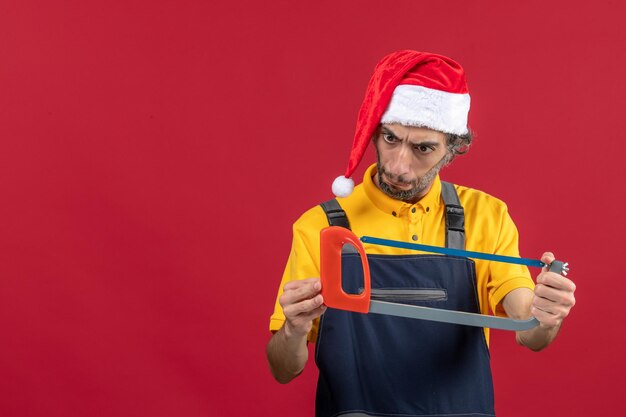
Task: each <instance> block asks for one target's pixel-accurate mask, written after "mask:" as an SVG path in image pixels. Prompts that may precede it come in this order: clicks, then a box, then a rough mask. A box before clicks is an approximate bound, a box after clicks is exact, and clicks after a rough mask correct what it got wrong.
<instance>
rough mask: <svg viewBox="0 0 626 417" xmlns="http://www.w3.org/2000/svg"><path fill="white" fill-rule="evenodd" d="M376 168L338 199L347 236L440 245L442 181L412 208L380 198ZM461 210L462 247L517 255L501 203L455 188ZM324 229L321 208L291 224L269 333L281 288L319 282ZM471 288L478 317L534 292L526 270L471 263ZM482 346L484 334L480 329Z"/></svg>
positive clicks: (278, 312) (383, 250)
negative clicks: (523, 291) (517, 294)
mask: <svg viewBox="0 0 626 417" xmlns="http://www.w3.org/2000/svg"><path fill="white" fill-rule="evenodd" d="M375 174H376V165H375V164H374V165H372V166H370V167H369V168H368V169H367V171H366V172H365V175H364V178H363V183H362V184H360V185H358V186H357V187H355V188H354V191H353V192H352V194H351V195H350V196H348V197H346V198H338V199H337V200H338V201H339V204H341V207H342V208H343V209H344V211H345V212H346V215H347V217H348V221H349V222H350V227H351V228H352V231H353V232H354V233H355V234H356V235H357V236H359V237H361V236H374V237H378V238H383V239H392V240H402V241H406V242H415V243H421V244H425V245H434V246H445V230H446V226H445V205H444V204H443V201H442V199H441V180H440V179H439V176H437V177H436V178H435V180H434V182H433V185H432V187H431V189H430V191H429V192H428V193H427V194H426V195H425V196H424V197H423V198H422V199H421V200H420V201H418V202H417V203H415V204H409V203H405V202H403V201H400V200H395V199H393V198H391V197H389V196H387V195H386V194H384V193H383V192H382V191H381V190H380V189H379V188H378V187H377V186H376V184H375V183H374V181H373V179H372V176H373V175H375ZM455 188H456V191H457V193H458V195H459V200H460V201H461V205H462V206H463V208H464V210H465V236H466V243H465V248H466V249H467V250H470V251H477V252H486V253H492V254H498V255H506V256H515V257H517V256H519V249H518V234H517V228H516V227H515V224H514V223H513V221H512V220H511V217H510V216H509V213H508V211H507V207H506V204H504V203H503V202H502V201H500V200H498V199H497V198H495V197H492V196H490V195H488V194H485V193H483V192H481V191H478V190H474V189H471V188H467V187H462V186H458V185H455ZM327 226H328V219H327V217H326V214H325V213H324V211H323V210H322V208H321V207H320V206H315V207H313V208H311V209H310V210H308V211H307V212H306V213H304V214H303V215H302V216H301V217H300V218H299V219H298V220H297V221H296V222H295V223H294V225H293V243H292V246H291V253H290V254H289V260H288V261H287V267H286V268H285V272H284V274H283V278H282V282H281V284H280V289H279V292H278V296H277V299H276V305H275V308H274V314H272V316H271V319H270V330H271V331H277V330H279V329H280V328H281V327H282V325H283V323H284V321H285V316H284V314H283V311H282V308H281V306H280V304H279V303H278V297H280V295H281V294H282V288H283V286H284V285H285V284H286V283H287V282H289V281H293V280H299V279H305V278H311V277H319V276H320V272H319V271H320V269H319V257H320V241H319V239H320V230H321V229H323V228H324V227H327ZM363 246H364V248H365V251H366V253H368V254H388V255H405V254H406V255H408V254H416V253H419V252H416V251H412V250H408V249H401V248H392V247H386V246H380V245H371V244H367V243H365V244H364V245H363ZM475 262H476V283H477V286H478V299H479V303H480V310H481V313H482V314H488V313H489V311H490V310H491V311H492V312H495V314H497V315H505V314H504V310H503V309H502V306H501V302H502V300H503V299H504V296H506V295H507V294H508V293H509V292H510V291H512V290H514V289H516V288H530V289H531V290H532V289H534V283H533V281H532V279H531V278H530V273H529V272H528V268H527V267H525V266H522V265H512V264H506V263H501V262H491V261H484V260H476V261H475ZM317 326H318V320H316V321H315V322H314V323H313V329H312V330H311V332H310V333H309V336H308V339H309V341H312V342H314V341H315V340H316V338H317ZM485 335H486V337H487V341H488V340H489V333H488V329H485Z"/></svg>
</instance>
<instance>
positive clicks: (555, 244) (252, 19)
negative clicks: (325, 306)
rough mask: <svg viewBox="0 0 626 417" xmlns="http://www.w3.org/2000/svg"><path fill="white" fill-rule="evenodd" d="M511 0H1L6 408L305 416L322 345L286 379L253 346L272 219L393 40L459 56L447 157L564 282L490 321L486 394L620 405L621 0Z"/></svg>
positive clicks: (0, 261)
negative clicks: (565, 300)
mask: <svg viewBox="0 0 626 417" xmlns="http://www.w3.org/2000/svg"><path fill="white" fill-rule="evenodd" d="M518 3H519V4H512V2H496V1H481V2H468V1H453V2H422V1H415V0H411V1H385V2H382V1H377V2H364V1H357V0H353V1H334V2H329V1H318V2H314V3H311V2H307V4H301V2H292V1H271V2H269V1H266V2H255V3H248V2H244V1H240V2H225V4H224V5H217V4H214V2H210V1H181V0H179V1H173V0H172V1H137V0H132V1H113V2H90V1H84V0H83V1H78V0H76V1H57V2H46V1H39V2H37V1H32V0H20V1H17V0H13V1H12V0H9V1H5V2H3V3H2V7H1V8H0V195H1V196H2V203H1V204H0V415H2V416H145V415H150V416H207V415H210V416H243V415H254V416H269V415H272V416H274V415H284V416H310V415H312V410H313V399H314V391H315V388H314V381H315V377H316V375H315V369H314V366H309V367H308V368H307V369H306V371H305V373H304V375H303V376H301V377H300V378H298V379H297V380H296V381H294V382H293V383H291V384H289V385H286V386H281V385H279V384H277V383H275V382H274V381H273V380H272V378H271V376H270V374H269V372H268V370H267V365H266V362H265V354H264V348H265V344H266V342H267V340H268V339H269V332H268V329H267V327H268V320H269V316H270V314H271V312H272V309H273V304H274V298H275V294H276V291H277V288H278V284H279V280H280V276H281V274H282V270H283V268H284V264H285V261H286V259H287V254H288V250H289V245H290V239H291V236H290V232H291V229H290V226H291V223H292V222H293V221H294V220H295V219H296V218H297V217H298V216H299V214H300V213H301V212H303V211H304V210H305V209H307V208H308V207H310V206H312V205H315V204H317V203H318V202H320V201H323V200H325V199H328V198H329V197H330V196H331V194H330V184H331V182H332V179H333V178H334V177H335V176H336V175H339V174H341V173H342V172H343V170H344V169H345V165H346V163H347V155H348V152H349V149H350V144H351V142H352V135H353V132H354V121H355V119H356V113H357V110H358V107H359V105H360V100H361V98H362V97H363V93H364V90H365V85H366V83H367V81H368V79H369V76H370V73H371V70H372V68H373V66H374V65H375V63H376V62H377V60H378V59H380V58H381V57H382V56H383V55H385V54H387V53H388V52H390V51H393V50H397V49H403V48H412V49H420V50H426V51H433V52H438V53H442V54H446V55H449V56H452V57H453V58H455V59H457V60H458V61H460V62H461V63H462V64H463V65H464V67H465V68H466V71H467V75H468V79H469V85H470V91H471V94H472V111H471V112H470V124H471V126H472V127H473V128H474V130H475V131H476V138H475V146H474V147H473V148H472V150H471V152H470V153H469V154H468V155H467V156H465V157H462V158H460V159H458V160H457V161H456V162H455V163H454V165H453V166H452V167H450V168H448V169H447V170H446V171H444V173H443V177H444V178H445V179H447V180H450V181H455V182H459V183H462V184H464V185H468V186H472V187H476V188H479V189H482V190H484V191H487V192H489V193H490V194H493V195H495V196H498V197H500V198H502V199H503V200H505V201H506V202H507V203H508V205H509V208H510V211H511V213H512V216H513V217H514V219H515V221H516V223H517V225H518V228H519V229H520V233H521V236H522V238H521V250H522V253H523V255H525V256H528V257H537V256H539V255H540V254H541V252H542V251H544V250H552V251H554V252H555V253H556V254H557V256H558V257H559V258H562V259H565V260H568V261H569V262H570V263H571V265H572V267H573V271H572V274H571V277H572V278H573V279H574V280H575V281H576V283H577V284H578V291H577V299H578V305H577V306H576V308H575V309H574V310H573V312H572V315H571V317H570V318H568V319H567V321H566V323H565V324H564V327H563V330H562V333H561V335H560V337H559V339H558V340H557V341H556V342H555V343H554V344H553V345H552V346H550V347H549V348H548V349H547V350H546V351H544V352H542V353H539V354H536V353H532V352H529V351H526V350H525V349H522V348H519V347H518V346H516V344H515V342H514V340H513V336H512V335H511V334H510V333H504V332H495V334H494V335H493V339H492V349H491V351H492V365H493V372H494V379H495V384H496V408H497V410H498V412H499V415H502V416H527V415H536V416H547V415H553V416H583V415H602V414H609V413H611V414H612V415H626V405H624V401H623V393H624V391H623V375H624V372H625V371H626V369H625V368H626V366H625V365H624V360H623V345H624V342H625V336H624V331H623V330H622V329H623V326H624V324H623V323H624V321H625V320H626V317H625V315H624V312H623V307H620V306H621V301H620V300H621V299H622V298H623V293H624V289H625V285H624V278H623V276H622V275H623V274H622V272H621V264H620V261H619V259H621V258H622V257H623V251H622V247H623V237H624V235H625V231H626V230H625V228H624V222H623V220H622V218H623V212H624V210H626V208H625V207H624V204H623V203H624V191H623V188H622V186H621V185H622V184H621V183H622V181H623V179H624V164H623V162H622V148H623V145H622V144H623V136H624V134H623V127H622V126H621V122H622V121H623V120H624V116H623V112H624V108H625V105H626V103H625V100H624V97H626V83H625V82H624V81H623V71H624V65H625V64H626V53H625V51H624V45H625V44H626V39H625V37H626V36H625V34H626V31H625V30H624V29H623V16H624V10H623V6H621V5H620V2H618V1H594V2H582V3H577V4H574V3H572V2H569V1H568V2H565V1H559V2H542V1H526V2H518ZM371 161H373V154H372V152H371V150H370V153H369V154H368V157H367V161H365V162H367V163H369V162H371ZM367 163H364V164H363V166H362V167H361V168H360V170H359V172H358V175H359V176H360V175H361V173H362V172H363V169H364V167H365V166H366V165H367ZM535 272H536V271H535Z"/></svg>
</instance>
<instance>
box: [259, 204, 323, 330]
mask: <svg viewBox="0 0 626 417" xmlns="http://www.w3.org/2000/svg"><path fill="white" fill-rule="evenodd" d="M317 209H318V208H315V209H312V210H311V211H312V213H310V212H309V213H305V215H303V217H301V218H300V219H299V220H298V221H297V222H296V223H295V224H294V226H293V240H292V243H291V251H290V253H289V259H288V260H287V265H286V266H285V271H284V273H283V277H282V280H281V282H280V287H279V289H278V294H277V296H276V303H275V305H274V313H273V314H272V316H271V317H270V331H272V332H276V331H278V330H279V329H280V328H281V327H282V326H283V324H284V323H285V315H284V314H283V309H282V307H281V305H280V303H279V302H278V300H279V298H280V296H281V295H282V293H283V287H284V286H285V284H287V283H288V282H290V281H295V280H300V279H306V278H315V277H319V276H320V272H319V252H320V248H319V246H320V244H319V231H320V230H321V228H322V227H324V226H325V225H326V226H327V223H323V222H324V221H325V215H324V212H323V210H322V209H321V208H319V211H320V212H321V214H322V216H323V217H320V216H319V213H317V211H318V210H317ZM307 214H308V215H307ZM320 221H322V223H321V224H318V223H320ZM318 324H319V319H316V320H314V321H313V327H312V329H311V331H310V332H309V335H308V340H309V341H310V342H315V340H316V339H317V329H318Z"/></svg>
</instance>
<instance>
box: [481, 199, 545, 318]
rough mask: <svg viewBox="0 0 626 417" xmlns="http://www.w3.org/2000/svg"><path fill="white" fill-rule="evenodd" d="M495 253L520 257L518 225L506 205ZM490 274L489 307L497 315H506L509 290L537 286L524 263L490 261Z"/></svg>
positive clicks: (488, 286)
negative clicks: (504, 304)
mask: <svg viewBox="0 0 626 417" xmlns="http://www.w3.org/2000/svg"><path fill="white" fill-rule="evenodd" d="M494 253H497V254H501V255H506V256H514V257H519V236H518V232H517V227H515V224H514V223H513V220H512V219H511V216H510V215H509V212H508V210H507V209H506V206H504V211H503V213H502V216H501V222H500V232H499V235H498V241H497V244H496V247H495V251H494ZM489 275H490V277H491V279H490V280H489V283H488V285H487V290H488V292H489V307H490V308H491V311H492V312H493V313H494V314H495V315H497V316H506V313H505V311H504V308H503V307H502V301H503V300H504V297H506V295H507V294H508V293H509V292H511V291H513V290H514V289H517V288H528V289H530V290H534V288H535V284H534V282H533V280H532V278H531V277H530V272H529V271H528V268H527V267H526V266H524V265H515V264H508V263H502V262H490V265H489Z"/></svg>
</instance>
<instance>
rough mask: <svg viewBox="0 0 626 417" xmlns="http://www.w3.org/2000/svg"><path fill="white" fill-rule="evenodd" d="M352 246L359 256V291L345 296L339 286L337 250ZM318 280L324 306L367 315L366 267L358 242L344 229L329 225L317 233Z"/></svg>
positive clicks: (368, 270)
mask: <svg viewBox="0 0 626 417" xmlns="http://www.w3.org/2000/svg"><path fill="white" fill-rule="evenodd" d="M346 243H349V244H351V245H353V246H354V247H355V248H356V250H357V251H358V252H359V255H361V264H362V265H363V292H362V293H361V294H348V293H346V292H345V291H344V290H343V287H342V285H341V249H342V248H343V245H344V244H346ZM320 279H321V281H322V297H324V304H326V305H327V306H328V307H332V308H337V309H339V310H348V311H355V312H358V313H367V312H368V311H369V307H370V294H371V286H370V267H369V264H368V263H367V256H366V255H365V249H364V248H363V245H362V244H361V241H360V240H359V238H358V237H356V235H355V234H354V233H352V232H351V231H350V230H348V229H346V228H345V227H338V226H330V227H326V228H324V229H322V231H321V232H320Z"/></svg>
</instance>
